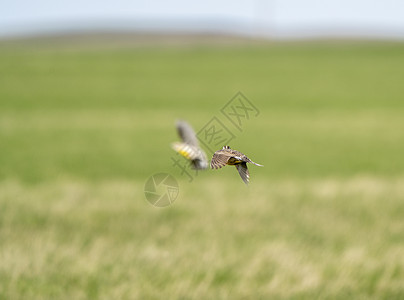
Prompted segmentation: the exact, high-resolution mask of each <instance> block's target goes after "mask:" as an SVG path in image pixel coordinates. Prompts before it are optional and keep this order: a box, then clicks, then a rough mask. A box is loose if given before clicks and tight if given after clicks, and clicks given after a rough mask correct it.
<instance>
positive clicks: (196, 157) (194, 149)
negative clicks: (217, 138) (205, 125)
mask: <svg viewBox="0 0 404 300" xmlns="http://www.w3.org/2000/svg"><path fill="white" fill-rule="evenodd" d="M177 131H178V135H179V136H180V138H181V139H182V142H175V143H172V144H171V146H172V148H173V149H174V150H175V151H177V152H178V153H179V154H180V155H182V156H183V157H185V158H186V159H188V160H189V161H190V162H191V165H192V167H193V168H194V169H197V170H203V169H206V168H207V167H208V160H207V158H206V154H205V152H204V151H203V150H202V149H201V148H200V147H199V143H198V139H197V137H196V134H195V132H194V130H193V129H192V127H191V126H190V125H189V124H188V123H187V122H185V121H177Z"/></svg>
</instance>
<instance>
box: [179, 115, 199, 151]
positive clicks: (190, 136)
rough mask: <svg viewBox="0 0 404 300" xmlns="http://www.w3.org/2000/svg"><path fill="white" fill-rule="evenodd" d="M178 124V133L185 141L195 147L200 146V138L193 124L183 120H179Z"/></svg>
mask: <svg viewBox="0 0 404 300" xmlns="http://www.w3.org/2000/svg"><path fill="white" fill-rule="evenodd" d="M176 125H177V131H178V134H179V136H180V137H181V139H182V141H183V142H184V143H186V144H188V145H191V146H194V147H199V143H198V139H197V137H196V134H195V131H194V130H193V129H192V127H191V125H189V124H188V123H187V122H185V121H183V120H178V121H177V124H176Z"/></svg>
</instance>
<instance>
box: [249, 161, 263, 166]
mask: <svg viewBox="0 0 404 300" xmlns="http://www.w3.org/2000/svg"><path fill="white" fill-rule="evenodd" d="M250 163H252V164H253V165H256V166H258V167H263V166H264V165H260V164H257V163H255V162H253V161H250Z"/></svg>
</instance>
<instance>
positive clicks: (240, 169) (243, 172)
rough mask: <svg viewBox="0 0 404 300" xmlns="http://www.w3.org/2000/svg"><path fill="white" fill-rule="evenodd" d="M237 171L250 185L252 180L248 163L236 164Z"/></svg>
mask: <svg viewBox="0 0 404 300" xmlns="http://www.w3.org/2000/svg"><path fill="white" fill-rule="evenodd" d="M236 168H237V171H238V173H239V174H240V177H241V179H243V181H244V183H245V184H247V185H248V182H249V181H250V172H248V168H247V164H246V163H245V162H243V163H241V164H238V165H236Z"/></svg>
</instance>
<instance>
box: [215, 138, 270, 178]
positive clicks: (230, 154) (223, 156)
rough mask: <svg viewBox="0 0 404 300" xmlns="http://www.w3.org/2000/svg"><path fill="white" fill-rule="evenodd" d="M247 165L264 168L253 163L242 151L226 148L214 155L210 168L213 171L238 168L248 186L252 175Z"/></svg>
mask: <svg viewBox="0 0 404 300" xmlns="http://www.w3.org/2000/svg"><path fill="white" fill-rule="evenodd" d="M247 163H251V164H254V165H256V166H260V167H263V166H262V165H260V164H257V163H255V162H253V161H252V160H251V159H249V158H248V157H247V156H246V155H245V154H243V153H241V152H240V151H237V150H233V149H230V147H229V146H224V147H223V149H220V150H218V151H216V152H215V153H214V154H213V157H212V160H211V162H210V166H211V168H212V169H219V168H222V167H224V166H226V165H229V166H236V168H237V171H238V172H239V174H240V177H241V179H243V181H244V182H245V184H248V182H249V179H250V173H249V171H248V168H247Z"/></svg>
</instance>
